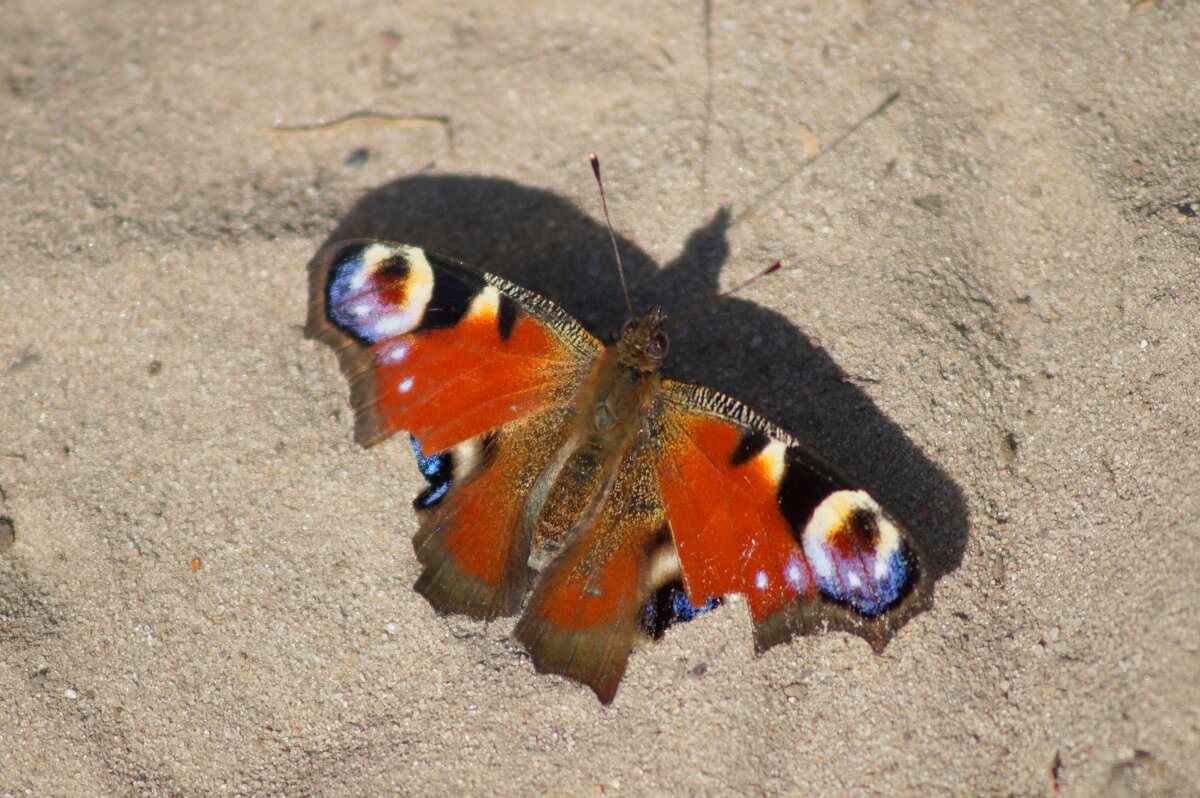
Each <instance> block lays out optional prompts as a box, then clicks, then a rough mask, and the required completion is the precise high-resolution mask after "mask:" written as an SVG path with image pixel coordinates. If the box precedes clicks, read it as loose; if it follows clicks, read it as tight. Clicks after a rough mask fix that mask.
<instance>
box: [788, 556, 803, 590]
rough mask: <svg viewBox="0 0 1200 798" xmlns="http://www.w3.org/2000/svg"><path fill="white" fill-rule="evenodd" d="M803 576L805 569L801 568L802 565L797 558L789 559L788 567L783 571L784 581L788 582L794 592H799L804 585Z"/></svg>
mask: <svg viewBox="0 0 1200 798" xmlns="http://www.w3.org/2000/svg"><path fill="white" fill-rule="evenodd" d="M803 576H804V569H802V568H801V567H800V563H799V562H798V561H797V560H796V558H795V557H789V558H788V562H787V565H786V566H784V569H783V581H785V582H787V583H788V585H789V586H790V587H791V588H792V589H793V590H796V591H799V590H800V589H801V586H802V585H803V581H802V578H803Z"/></svg>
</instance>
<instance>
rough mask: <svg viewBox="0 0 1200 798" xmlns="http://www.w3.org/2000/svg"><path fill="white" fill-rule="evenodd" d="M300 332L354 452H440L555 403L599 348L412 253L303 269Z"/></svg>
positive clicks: (374, 247)
mask: <svg viewBox="0 0 1200 798" xmlns="http://www.w3.org/2000/svg"><path fill="white" fill-rule="evenodd" d="M310 297H311V299H310V305H309V317H308V324H307V326H306V328H305V333H306V334H307V335H308V336H309V337H310V338H320V339H321V340H323V341H325V342H326V343H328V344H329V345H330V346H332V347H333V348H334V349H335V350H336V351H337V352H338V358H339V361H340V363H341V366H342V370H343V372H345V374H346V376H347V378H348V379H349V380H350V384H351V403H352V405H353V407H354V411H355V418H356V435H357V437H358V439H359V441H360V442H362V443H363V444H365V445H371V444H374V443H377V442H379V441H381V440H383V439H385V438H387V437H389V436H391V435H392V434H394V433H396V432H398V431H401V430H407V431H409V432H411V433H412V434H413V435H415V436H416V438H417V439H418V441H419V442H420V444H421V446H422V447H423V448H424V450H425V451H426V452H430V453H434V452H441V451H444V450H447V449H449V448H450V447H451V446H454V445H455V444H457V443H460V442H462V441H464V440H469V439H471V438H474V437H476V436H478V435H482V434H483V433H486V432H490V431H491V430H494V429H496V428H498V427H500V426H501V425H503V424H505V423H508V422H510V421H513V420H515V419H518V418H522V417H524V416H526V415H529V414H531V413H534V412H536V411H538V410H541V409H543V408H545V407H548V406H550V405H553V404H555V403H557V402H561V401H563V400H564V399H565V398H567V397H568V396H569V395H570V392H571V390H572V387H573V385H574V384H575V383H576V382H577V381H578V379H579V372H580V370H581V369H583V368H586V365H587V363H588V362H589V361H590V360H591V358H592V357H594V356H595V354H596V352H597V351H598V350H599V348H600V345H599V342H597V341H596V339H595V338H593V337H592V336H591V335H590V334H588V333H587V332H586V331H585V330H584V329H583V328H582V327H581V326H580V325H579V324H578V323H577V322H575V320H574V319H572V318H571V317H570V316H569V315H568V314H567V313H565V312H563V311H562V310H561V309H560V308H558V306H556V305H554V304H553V303H551V302H550V301H549V300H546V299H544V298H542V297H540V296H538V295H536V294H533V293H531V292H529V291H526V290H524V289H522V288H519V287H517V286H514V285H512V284H511V283H509V282H507V281H505V280H502V279H501V278H499V277H496V276H495V275H491V274H486V273H483V272H476V271H473V270H471V269H469V268H468V267H466V266H463V265H462V264H459V263H457V262H455V261H452V260H450V259H448V258H444V257H441V256H438V255H434V254H432V253H428V252H425V251H424V250H422V249H419V248H417V247H409V246H404V245H401V244H390V243H384V242H379V241H352V242H347V243H343V244H337V245H334V246H332V247H329V248H327V249H326V250H324V251H323V252H322V253H321V254H319V255H318V256H317V258H315V259H314V261H313V263H312V265H311V266H310Z"/></svg>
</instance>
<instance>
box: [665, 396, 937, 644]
mask: <svg viewBox="0 0 1200 798" xmlns="http://www.w3.org/2000/svg"><path fill="white" fill-rule="evenodd" d="M659 423H660V425H661V428H662V430H663V454H662V456H661V457H660V458H659V460H658V463H657V471H658V479H659V484H660V486H661V491H662V499H663V503H664V506H665V508H666V515H667V519H668V521H669V522H670V527H671V536H672V539H673V540H674V543H675V548H676V551H677V553H678V556H679V565H680V570H681V575H682V579H683V585H684V589H685V590H686V591H687V594H688V599H689V600H690V601H691V603H692V606H693V607H696V608H700V607H702V606H704V604H705V602H706V600H707V599H710V598H716V597H722V596H726V595H729V594H731V593H739V594H742V595H744V596H745V597H746V601H747V603H748V604H749V607H750V614H751V616H752V617H753V619H754V624H755V644H756V647H757V648H758V649H759V650H760V651H761V650H764V649H766V648H769V647H770V646H772V645H774V644H776V643H779V642H782V641H784V640H787V639H789V638H791V637H792V636H793V635H794V634H805V633H808V632H812V631H818V630H820V629H823V628H835V629H843V630H846V631H852V632H855V633H857V634H859V635H861V636H863V637H864V638H866V639H867V640H868V641H869V642H870V643H871V644H872V645H873V646H874V647H875V648H876V649H877V650H878V649H881V648H882V647H883V646H884V645H886V643H887V641H888V639H889V638H890V637H891V635H892V633H893V632H894V631H895V630H896V629H897V628H899V626H900V625H902V624H903V622H904V621H905V620H907V619H908V618H909V617H911V616H912V615H913V614H915V613H917V612H919V611H920V610H921V609H924V608H925V607H926V606H927V605H928V601H929V589H930V580H929V577H928V572H927V569H926V568H925V566H924V562H923V559H922V556H921V553H920V550H919V549H918V547H917V545H916V543H915V541H914V540H913V539H912V537H911V536H910V535H909V534H908V532H906V531H905V530H904V529H903V528H902V527H901V526H900V524H899V523H898V522H896V521H895V520H894V519H893V518H892V517H891V516H890V515H888V514H887V512H885V511H884V510H883V508H881V507H880V506H879V505H878V503H876V502H875V500H874V499H872V498H871V497H870V496H869V495H868V494H867V493H866V492H865V491H863V490H859V489H857V488H855V487H854V486H853V485H852V484H851V483H850V482H849V481H848V480H846V479H845V478H844V477H842V476H841V475H840V474H838V473H837V472H836V471H835V470H834V469H833V468H832V467H831V466H829V465H828V464H826V463H825V462H823V461H822V460H821V459H820V458H818V457H817V456H816V455H815V454H813V453H812V452H810V451H809V450H808V449H806V448H804V447H803V446H801V445H800V444H799V443H798V442H797V441H795V440H794V439H793V438H792V437H791V436H790V435H788V434H787V433H785V432H783V431H782V430H780V429H778V428H777V427H775V426H773V425H771V424H770V423H768V422H767V421H765V420H764V419H762V418H761V417H760V416H758V415H757V414H756V413H754V412H753V411H752V410H750V409H749V408H747V407H746V406H745V405H742V404H741V403H739V402H736V401H734V400H733V399H730V398H729V397H727V396H724V395H722V394H719V393H717V392H715V391H710V390H708V389H706V388H701V387H698V386H695V385H685V384H682V383H676V382H669V381H668V382H667V383H666V384H665V385H664V392H663V405H662V410H661V420H660V422H659Z"/></svg>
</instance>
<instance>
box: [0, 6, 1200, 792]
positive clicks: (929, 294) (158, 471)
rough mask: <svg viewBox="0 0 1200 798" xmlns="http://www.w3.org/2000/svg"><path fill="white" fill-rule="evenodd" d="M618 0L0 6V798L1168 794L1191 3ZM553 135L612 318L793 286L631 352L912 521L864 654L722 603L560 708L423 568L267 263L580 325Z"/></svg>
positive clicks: (1183, 704)
mask: <svg viewBox="0 0 1200 798" xmlns="http://www.w3.org/2000/svg"><path fill="white" fill-rule="evenodd" d="M644 5H647V4H643V3H633V2H614V3H592V4H580V3H573V2H571V3H568V2H555V1H554V0H529V2H522V3H513V4H494V3H490V2H484V1H483V0H456V2H452V3H437V2H408V3H384V2H352V3H349V4H335V3H331V2H320V1H318V2H309V3H283V2H273V3H271V2H260V3H254V2H241V3H237V2H235V3H224V4H210V3H166V2H163V3H143V2H130V1H127V0H120V1H118V2H106V3H99V2H79V1H78V0H76V1H75V2H72V1H71V0H42V2H36V3H35V2H29V1H28V0H18V1H17V2H9V3H6V4H4V6H3V9H2V11H0V70H2V73H3V76H4V82H3V85H2V86H0V120H2V121H0V131H2V135H3V147H2V148H0V179H2V183H0V185H2V186H3V189H4V191H3V196H0V219H2V225H3V230H4V236H3V240H2V242H0V251H2V253H3V254H2V257H3V267H2V268H0V488H2V493H0V502H2V504H0V517H2V518H3V519H4V520H0V796H8V795H13V796H24V795H36V796H45V795H89V796H93V795H94V796H128V795H172V796H198V795H331V796H332V795H384V794H398V795H447V794H460V793H462V792H464V791H468V790H469V791H472V792H479V793H489V794H510V795H515V794H529V793H551V794H563V795H599V794H605V795H612V794H616V795H646V794H665V793H682V794H699V795H716V794H730V793H736V794H747V795H758V794H795V795H801V794H803V795H873V794H887V795H897V794H899V795H951V794H959V795H1055V794H1062V795H1071V796H1076V795H1079V796H1087V795H1097V794H1102V795H1153V796H1166V795H1193V796H1194V795H1197V794H1200V788H1198V787H1197V785H1198V784H1200V609H1198V606H1200V584H1198V581H1197V572H1198V570H1200V498H1198V493H1200V491H1198V488H1200V454H1198V443H1200V441H1198V437H1200V384H1198V383H1200V380H1198V371H1200V370H1198V368H1197V361H1198V356H1200V343H1198V341H1200V338H1198V337H1197V336H1198V334H1200V216H1198V214H1200V132H1198V131H1200V110H1198V109H1200V80H1197V63H1198V62H1197V58H1198V55H1197V53H1198V52H1200V5H1197V4H1195V3H1186V2H1182V1H1181V0H1162V2H1153V1H1152V0H1148V1H1147V2H1137V3H1130V2H1106V3H1062V2H1060V3H1051V4H1037V3H1027V4H1019V5H1018V4H1009V3H999V2H995V3H979V4H976V3H971V4H966V3H955V4H949V3H945V4H943V3H938V4H925V3H916V2H912V3H863V2H848V3H844V4H838V5H834V4H826V3H798V2H784V3H776V4H766V3H741V4H733V3H725V2H720V1H719V0H718V2H716V3H714V4H713V6H712V8H711V15H710V18H709V19H707V20H706V18H705V10H704V7H703V4H702V3H701V2H698V1H694V2H686V3H682V2H680V3H670V4H666V3H664V4H656V5H654V6H653V7H652V8H650V9H649V10H647V9H645V8H643V6H644ZM895 92H898V93H899V96H898V98H897V99H895V101H894V102H892V103H891V104H889V105H887V107H886V108H884V109H883V110H882V111H881V112H880V113H878V114H877V115H875V116H871V113H872V111H873V110H874V109H877V108H878V107H879V106H880V105H881V104H882V103H884V101H885V100H886V99H887V98H888V97H889V96H891V95H892V94H893V93H895ZM357 112H369V115H359V116H354V117H349V118H348V115H350V114H355V113H357ZM339 120H340V121H339ZM328 122H335V124H332V125H324V126H323V125H322V123H328ZM273 126H275V127H277V128H281V129H276V130H272V127H273ZM592 150H595V151H597V152H599V153H600V154H601V157H602V158H603V160H604V164H605V170H606V177H607V188H608V192H609V197H610V200H611V203H612V205H613V216H614V223H615V226H616V229H617V232H618V233H619V234H620V235H621V236H622V237H623V238H625V239H626V240H627V245H626V247H625V253H626V256H627V258H628V261H629V265H630V270H631V273H632V281H633V293H634V298H635V302H636V303H638V305H639V306H640V307H645V306H647V305H649V304H651V303H661V304H662V305H663V306H664V307H665V308H666V309H667V311H668V312H669V313H675V314H678V313H680V312H681V311H684V310H686V309H687V308H689V307H691V306H693V305H695V304H697V303H698V302H700V301H702V300H704V299H705V298H706V297H709V296H711V295H712V294H713V292H714V291H716V290H718V288H719V287H727V286H731V285H733V284H735V283H736V282H738V281H740V280H741V279H744V278H745V277H748V276H750V275H752V274H754V273H755V272H756V271H758V270H760V269H761V268H763V267H764V266H766V265H767V264H769V263H770V262H772V261H773V260H775V259H782V260H783V262H784V264H785V268H784V270H783V271H782V272H781V273H780V274H778V275H776V276H774V277H772V278H769V279H767V280H764V281H761V282H759V283H756V284H755V285H753V286H751V287H750V288H748V289H746V290H745V291H743V292H741V293H739V294H738V295H737V296H736V297H735V298H732V299H728V300H725V301H723V302H721V303H719V304H718V305H716V306H715V307H713V308H711V309H709V310H706V311H703V312H700V313H697V314H696V315H694V316H691V317H689V318H688V319H687V320H685V321H684V322H681V324H680V325H679V327H678V328H676V329H675V330H674V331H673V333H674V335H673V339H672V347H673V350H672V354H671V359H670V362H669V365H668V370H669V372H670V373H671V374H672V375H674V376H677V377H680V378H686V379H691V380H697V381H702V382H704V383H706V384H709V385H712V386H714V387H717V388H719V389H721V390H724V391H726V392H728V393H731V394H733V395H734V396H737V397H738V398H740V399H742V400H744V401H746V402H747V403H749V404H751V405H752V406H754V407H756V408H758V409H759V410H760V411H762V412H763V413H764V414H765V415H767V416H768V417H769V418H771V419H772V420H773V421H776V422H777V423H780V424H782V425H784V426H785V427H787V428H789V429H791V430H793V431H794V432H795V433H796V434H797V435H798V436H799V437H800V438H802V439H803V440H805V441H806V442H809V443H810V444H811V445H813V446H814V447H816V448H818V449H819V450H821V451H822V452H823V453H824V454H825V455H826V456H827V457H828V458H829V459H831V460H833V461H834V462H835V463H837V464H838V465H840V466H841V467H842V468H843V469H844V470H846V471H848V472H850V473H851V474H852V475H854V476H855V477H856V478H857V479H859V480H860V481H861V482H863V483H864V484H865V485H866V486H867V487H868V488H870V489H871V490H872V492H873V493H875V494H876V495H877V496H878V497H879V498H880V499H881V500H882V501H884V502H885V503H886V504H887V505H889V506H890V507H892V508H893V510H894V511H895V513H896V514H897V515H898V516H899V517H900V518H902V519H903V520H904V521H905V522H906V523H907V524H908V525H909V526H911V527H912V528H913V530H914V532H915V534H916V535H917V536H918V538H919V539H920V540H921V541H922V542H923V544H924V546H925V547H926V549H927V550H928V553H929V556H930V561H931V564H932V566H933V568H934V570H935V571H936V576H937V584H936V599H935V604H934V607H933V609H932V610H931V611H930V612H928V613H925V614H923V615H921V616H919V617H917V618H916V619H914V620H912V621H911V622H910V623H909V624H908V625H907V626H906V627H905V628H904V629H903V630H902V632H901V633H900V634H899V635H898V636H897V637H896V639H895V640H893V641H892V643H891V645H890V646H889V647H888V648H887V650H886V651H885V652H884V653H883V655H881V656H877V655H875V654H874V653H872V652H871V650H870V648H869V646H867V644H866V643H865V642H863V641H862V640H860V639H858V638H856V637H851V636H848V635H844V634H828V635H825V636H818V637H810V638H804V639H801V640H797V641H794V642H793V643H791V644H788V645H783V646H779V647H776V648H774V649H772V650H771V651H770V652H768V653H766V654H765V655H762V656H756V655H755V654H754V651H753V646H752V643H751V639H750V633H751V625H750V619H749V615H748V612H747V610H746V607H745V604H744V603H741V604H739V603H736V602H734V603H731V604H730V605H729V606H727V607H725V608H723V609H722V610H721V611H719V612H714V613H710V614H708V615H706V616H704V617H702V618H701V619H699V620H697V621H695V622H693V623H691V624H687V625H685V626H681V627H678V628H676V629H674V630H672V631H671V632H670V633H668V635H667V636H666V638H665V639H664V640H663V641H662V642H660V643H658V644H655V645H653V646H648V647H645V648H642V649H639V650H638V651H637V652H635V653H634V655H633V656H632V658H631V661H630V665H629V670H628V673H627V675H626V678H625V681H624V683H623V684H622V686H621V690H620V692H619V693H618V695H617V698H616V701H615V702H614V703H613V704H612V705H611V706H610V707H603V706H601V705H600V704H599V703H597V701H596V700H595V698H594V697H593V695H592V694H591V692H590V691H589V690H587V689H586V688H583V687H580V686H579V685H577V684H574V683H572V682H569V681H567V680H565V679H561V678H557V677H550V676H541V675H538V674H536V673H534V671H533V668H532V666H531V664H530V662H529V661H528V659H527V657H525V656H524V654H523V653H522V652H521V650H520V648H519V646H518V645H517V644H515V643H514V642H513V641H512V640H511V637H510V633H511V631H512V621H511V620H506V621H501V622H495V623H491V624H485V623H481V622H476V621H472V620H469V619H464V618H443V617H440V616H438V615H436V614H435V613H434V612H433V611H432V610H431V609H430V608H429V606H428V605H427V604H426V602H425V601H424V600H423V599H422V598H421V597H420V596H419V595H417V594H416V593H414V592H413V591H412V589H411V585H412V583H413V581H414V580H415V578H416V575H417V573H418V565H417V563H416V561H415V558H414V556H413V553H412V549H411V544H410V542H409V538H410V536H411V534H412V533H413V532H414V530H415V521H414V517H413V515H412V512H411V509H410V501H411V499H412V497H413V496H414V495H415V493H416V492H417V491H418V490H419V488H420V485H421V479H420V475H419V474H418V473H417V471H416V469H415V467H414V465H413V463H412V458H411V455H410V453H409V451H408V447H407V445H406V444H405V443H404V442H403V441H393V442H391V443H390V444H386V445H383V446H381V447H377V448H375V449H372V450H369V451H368V450H363V449H361V448H359V447H358V446H357V445H356V444H354V443H353V441H352V439H351V419H350V414H349V411H348V409H347V391H346V386H345V383H344V381H343V379H342V377H341V376H340V375H339V374H338V372H337V368H336V365H335V363H334V358H333V356H332V355H331V353H330V352H328V351H327V350H326V349H324V348H323V347H321V346H319V345H317V344H314V343H313V342H310V341H306V340H304V339H303V338H302V336H301V332H300V325H301V324H302V322H303V318H304V313H305V303H306V297H305V290H306V289H305V272H304V270H305V264H306V262H307V261H308V259H309V258H310V257H311V256H312V254H313V253H314V252H315V251H316V250H317V249H318V248H319V247H320V246H321V245H322V244H323V243H325V242H327V241H329V240H332V239H335V238H339V237H344V236H349V235H374V236H385V237H389V238H398V239H402V240H407V241H411V242H413V243H416V244H420V245H424V246H426V247H430V248H433V249H436V250H438V251H441V252H444V253H446V254H448V255H452V256H455V257H458V258H460V259H463V260H467V261H470V262H473V263H475V264H477V265H479V266H481V267H483V268H486V269H488V270H491V271H495V272H497V273H500V274H504V275H506V276H508V277H510V278H512V279H514V280H517V281H519V282H521V283H522V284H524V285H527V286H529V287H531V288H533V289H535V290H539V291H542V292H544V293H545V294H547V295H549V296H551V297H552V298H554V299H555V300H557V301H559V302H560V303H561V304H563V305H564V306H565V307H566V308H568V309H569V310H570V311H571V312H573V313H575V314H576V315H578V316H579V317H580V318H581V319H582V320H583V321H584V322H585V323H587V324H588V325H589V326H590V327H591V328H592V329H593V330H595V331H596V332H597V333H599V334H606V333H607V332H608V331H610V330H612V329H613V328H614V327H615V326H616V325H618V324H619V323H620V321H621V320H622V319H623V317H624V309H623V301H622V299H621V297H620V294H619V292H618V290H617V288H616V278H615V275H614V272H613V270H612V265H611V258H610V256H609V253H608V251H607V248H606V247H607V243H606V234H605V232H604V229H603V227H602V222H600V221H598V220H601V218H602V217H601V216H600V212H599V203H598V198H597V195H596V191H595V186H594V183H593V181H592V178H591V175H590V170H589V168H588V165H587V160H586V156H587V153H588V152H589V151H592ZM818 150H819V151H820V154H819V155H815V153H817V151H818ZM806 153H807V155H806Z"/></svg>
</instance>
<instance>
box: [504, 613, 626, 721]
mask: <svg viewBox="0 0 1200 798" xmlns="http://www.w3.org/2000/svg"><path fill="white" fill-rule="evenodd" d="M514 635H515V637H516V638H517V640H518V641H520V643H521V644H522V645H524V646H525V649H526V650H527V651H528V652H529V656H530V658H531V659H532V660H533V667H534V668H535V669H537V672H538V673H549V674H557V675H559V676H566V677H567V678H569V679H574V680H575V681H577V682H581V683H583V684H585V685H587V686H588V687H590V688H591V689H592V692H594V693H595V694H596V698H598V699H599V700H600V703H601V704H606V705H607V704H611V703H612V701H613V698H615V697H616V695H617V688H618V687H620V685H621V678H622V677H623V676H624V675H625V665H626V663H627V662H628V661H629V652H630V651H631V650H632V648H633V639H632V637H631V636H630V635H629V634H625V633H622V632H621V631H620V630H612V629H609V628H598V629H582V630H580V629H566V628H564V627H562V626H559V625H558V624H555V623H554V622H552V621H550V620H548V619H546V618H544V617H541V616H534V615H530V614H529V613H528V612H526V614H525V615H524V616H523V617H522V618H521V620H520V622H519V623H518V624H517V628H516V631H515V632H514Z"/></svg>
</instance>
